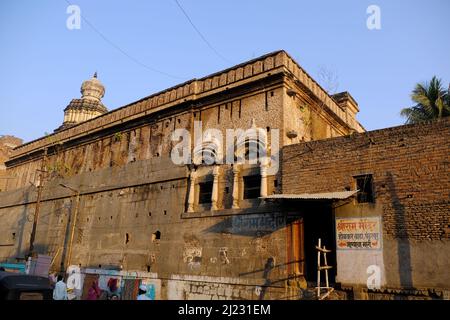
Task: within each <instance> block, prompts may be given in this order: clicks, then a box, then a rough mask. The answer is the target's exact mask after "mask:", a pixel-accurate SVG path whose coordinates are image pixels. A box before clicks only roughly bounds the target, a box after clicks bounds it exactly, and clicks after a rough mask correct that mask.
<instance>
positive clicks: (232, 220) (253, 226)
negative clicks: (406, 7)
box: [203, 213, 286, 237]
mask: <svg viewBox="0 0 450 320" xmlns="http://www.w3.org/2000/svg"><path fill="white" fill-rule="evenodd" d="M285 226H286V216H285V215H282V214H276V213H275V214H248V215H236V216H231V217H228V218H226V219H224V220H222V221H221V222H219V223H216V224H215V225H213V226H211V227H209V228H207V229H205V230H203V232H205V233H229V234H234V235H241V236H248V237H256V236H258V237H262V236H264V235H267V234H270V233H272V232H275V231H277V230H279V229H282V228H284V227H285Z"/></svg>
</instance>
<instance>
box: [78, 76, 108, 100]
mask: <svg viewBox="0 0 450 320" xmlns="http://www.w3.org/2000/svg"><path fill="white" fill-rule="evenodd" d="M104 95H105V87H104V86H103V84H102V83H101V82H100V81H99V80H98V79H97V71H95V73H94V75H93V76H92V78H91V79H89V80H86V81H84V82H83V84H82V85H81V99H88V100H94V101H98V102H100V100H101V98H103V96H104Z"/></svg>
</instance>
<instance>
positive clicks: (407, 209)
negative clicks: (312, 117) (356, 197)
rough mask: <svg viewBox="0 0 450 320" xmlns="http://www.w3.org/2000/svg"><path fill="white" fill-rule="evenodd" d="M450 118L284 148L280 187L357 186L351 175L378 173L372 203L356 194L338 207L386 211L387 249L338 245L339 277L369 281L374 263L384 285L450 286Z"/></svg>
mask: <svg viewBox="0 0 450 320" xmlns="http://www.w3.org/2000/svg"><path fill="white" fill-rule="evenodd" d="M449 124H450V119H448V118H446V119H442V120H437V121H431V122H426V123H421V124H416V125H407V126H400V127H394V128H388V129H382V130H376V131H371V132H367V133H363V134H353V135H349V136H344V137H338V138H333V139H327V140H322V141H311V142H308V143H303V144H297V145H291V146H287V147H285V148H284V149H283V155H282V158H283V169H282V170H283V172H282V188H283V193H316V192H332V191H344V190H354V189H355V188H356V185H355V180H354V176H357V175H363V174H372V176H373V188H374V195H375V203H362V204H358V203H356V201H351V202H350V203H348V204H347V205H345V206H342V205H341V206H340V207H339V208H336V210H335V215H336V217H358V218H363V217H369V216H370V217H376V216H378V217H381V218H382V226H383V228H382V234H383V247H382V251H380V252H376V250H374V251H371V252H369V255H367V251H364V250H360V251H358V250H352V252H351V253H349V252H338V265H337V272H338V279H339V278H340V279H341V280H342V279H344V280H345V281H343V282H346V283H348V284H350V283H353V284H361V285H365V280H366V279H367V273H366V268H367V267H368V266H369V265H371V264H377V265H379V266H381V268H382V272H383V274H382V284H383V285H384V286H386V287H397V288H418V287H419V288H420V287H438V288H449V287H450V277H449V273H448V270H449V268H450V265H449V260H448V251H449V250H450V240H449V223H450V206H449V190H450V179H449V174H448V172H449V158H448V155H449V140H448V136H449V134H450V125H449ZM338 251H339V250H338ZM340 263H341V265H340Z"/></svg>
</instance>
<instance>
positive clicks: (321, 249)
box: [316, 238, 334, 300]
mask: <svg viewBox="0 0 450 320" xmlns="http://www.w3.org/2000/svg"><path fill="white" fill-rule="evenodd" d="M321 245H322V242H321V239H320V238H319V244H318V245H317V246H316V250H317V287H316V288H317V299H318V300H323V299H325V298H326V297H328V296H329V295H330V293H331V292H333V290H334V288H332V287H330V284H329V282H328V270H329V269H331V268H333V267H332V266H329V265H328V264H327V253H330V252H331V250H328V249H327V248H326V247H325V246H323V247H322V246H321ZM321 254H323V260H324V263H325V264H324V265H323V266H322V265H321V259H320V256H321ZM322 270H324V271H325V287H321V286H320V273H321V271H322ZM321 289H326V290H327V291H326V293H325V294H324V295H323V296H321Z"/></svg>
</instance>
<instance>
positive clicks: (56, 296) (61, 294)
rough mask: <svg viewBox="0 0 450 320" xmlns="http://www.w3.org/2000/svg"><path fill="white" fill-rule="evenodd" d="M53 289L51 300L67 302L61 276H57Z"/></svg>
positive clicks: (65, 287) (65, 288) (64, 285)
mask: <svg viewBox="0 0 450 320" xmlns="http://www.w3.org/2000/svg"><path fill="white" fill-rule="evenodd" d="M57 280H58V281H57V282H56V284H55V289H53V300H68V299H69V298H68V296H67V286H66V284H65V283H64V281H63V276H62V275H58V278H57Z"/></svg>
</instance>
